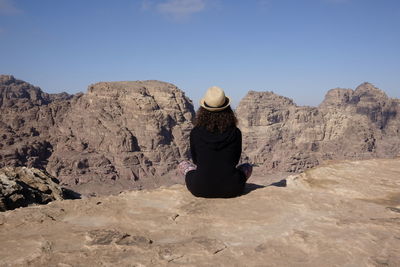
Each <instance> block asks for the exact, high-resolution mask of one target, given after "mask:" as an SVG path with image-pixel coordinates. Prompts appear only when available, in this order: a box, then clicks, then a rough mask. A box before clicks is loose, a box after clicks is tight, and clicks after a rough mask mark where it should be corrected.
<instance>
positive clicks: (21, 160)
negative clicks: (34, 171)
mask: <svg viewBox="0 0 400 267" xmlns="http://www.w3.org/2000/svg"><path fill="white" fill-rule="evenodd" d="M0 111H1V113H0V133H1V135H0V149H1V150H0V167H2V166H28V167H37V168H40V169H46V170H47V171H48V172H49V173H50V174H52V175H54V176H55V177H57V178H58V179H59V180H60V181H61V183H62V184H63V185H67V186H70V187H72V188H74V189H76V190H78V191H81V192H82V193H84V194H86V195H89V194H92V193H97V194H99V193H100V194H102V193H103V194H108V193H115V192H119V191H121V190H126V189H133V188H137V189H138V188H142V187H146V188H148V187H156V186H159V185H161V184H168V183H171V181H170V180H169V179H168V176H166V175H165V174H167V173H168V172H169V171H171V170H172V169H174V168H175V166H176V165H177V163H178V161H179V160H181V159H187V158H188V156H189V155H188V134H189V131H190V129H191V120H192V117H193V114H194V110H193V105H192V103H191V101H190V100H189V99H188V98H187V97H186V96H185V95H184V93H183V92H182V91H181V90H179V89H178V88H176V87H175V86H174V85H172V84H169V83H164V82H158V81H144V82H109V83H97V84H94V85H91V86H89V89H88V92H87V93H86V94H82V93H79V94H76V95H73V96H71V95H68V94H66V93H61V94H46V93H43V92H42V91H41V90H40V89H39V88H37V87H34V86H32V85H30V84H28V83H26V82H23V81H20V80H16V79H15V78H14V77H12V76H7V75H2V76H0Z"/></svg>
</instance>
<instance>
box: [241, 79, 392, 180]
mask: <svg viewBox="0 0 400 267" xmlns="http://www.w3.org/2000/svg"><path fill="white" fill-rule="evenodd" d="M236 112H237V115H238V118H239V122H240V128H241V129H242V132H243V147H244V158H248V159H249V160H250V161H252V162H254V163H258V164H259V165H261V166H262V168H263V170H264V171H284V172H300V171H303V170H305V169H308V168H311V167H313V166H316V165H318V164H320V163H322V162H323V161H324V160H330V159H363V158H373V157H393V156H397V155H399V154H400V105H399V100H398V99H390V98H388V97H387V96H386V94H385V93H384V92H383V91H381V90H379V89H378V88H376V87H374V86H373V85H372V84H369V83H363V84H361V85H360V86H358V87H357V89H356V90H351V89H332V90H330V91H329V92H328V93H327V95H326V97H325V100H324V101H323V102H322V103H321V105H320V106H319V107H302V106H297V105H296V104H295V103H294V102H293V101H292V100H291V99H289V98H286V97H282V96H278V95H276V94H274V93H272V92H254V91H251V92H249V93H248V94H247V95H246V97H245V98H244V99H243V100H242V101H241V102H240V104H239V106H238V108H237V110H236Z"/></svg>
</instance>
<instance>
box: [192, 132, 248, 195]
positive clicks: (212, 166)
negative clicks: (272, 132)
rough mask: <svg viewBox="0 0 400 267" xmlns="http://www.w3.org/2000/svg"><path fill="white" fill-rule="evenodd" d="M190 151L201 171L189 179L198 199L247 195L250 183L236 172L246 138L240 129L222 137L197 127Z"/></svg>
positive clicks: (217, 133) (219, 134) (195, 172)
mask: <svg viewBox="0 0 400 267" xmlns="http://www.w3.org/2000/svg"><path fill="white" fill-rule="evenodd" d="M190 148H191V153H192V159H193V162H194V164H196V165H197V170H196V171H191V172H189V173H188V174H187V175H186V186H187V187H188V189H189V191H191V192H192V193H193V194H194V195H195V196H202V197H233V196H237V195H239V194H240V193H241V192H242V191H243V187H244V184H245V182H246V179H245V177H244V174H243V173H242V172H241V171H239V170H238V169H236V165H237V164H238V163H239V160H240V155H241V150H242V134H241V132H240V130H239V129H238V128H237V127H232V128H229V129H227V130H226V131H224V132H222V133H220V132H209V131H208V130H207V129H205V128H202V127H195V128H194V129H193V130H192V132H191V134H190Z"/></svg>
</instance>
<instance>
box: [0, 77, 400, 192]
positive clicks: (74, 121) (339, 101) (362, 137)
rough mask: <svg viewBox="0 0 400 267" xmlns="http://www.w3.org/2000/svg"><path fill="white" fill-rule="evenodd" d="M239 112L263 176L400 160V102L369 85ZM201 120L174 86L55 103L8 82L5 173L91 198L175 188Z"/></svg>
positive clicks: (3, 115) (260, 103) (2, 92)
mask: <svg viewBox="0 0 400 267" xmlns="http://www.w3.org/2000/svg"><path fill="white" fill-rule="evenodd" d="M236 112H237V115H238V118H239V122H240V125H239V126H240V128H241V130H242V132H243V150H244V154H243V159H244V160H249V161H251V162H253V163H258V164H259V165H260V166H261V168H257V170H256V172H258V173H263V174H265V173H266V172H271V171H282V172H300V171H303V170H305V169H308V168H311V167H313V166H316V165H318V164H321V163H322V162H323V161H324V160H330V159H363V158H372V157H393V156H396V155H398V154H399V152H400V100H399V99H390V98H388V97H387V96H386V94H385V93H384V92H383V91H381V90H379V89H378V88H376V87H374V86H373V85H371V84H369V83H364V84H362V85H360V86H359V87H358V88H357V89H356V90H351V89H332V90H330V91H329V92H328V93H327V95H326V97H325V100H324V101H323V102H322V103H321V105H320V106H319V107H301V106H297V105H296V104H295V103H294V102H293V101H292V100H291V99H289V98H286V97H283V96H278V95H276V94H274V93H272V92H254V91H250V92H249V93H248V94H247V96H246V97H245V98H244V99H242V101H241V102H240V104H239V106H238V108H237V110H236ZM193 115H194V110H193V105H192V102H191V101H190V100H189V99H188V98H187V97H186V96H185V95H184V93H183V92H182V91H181V90H179V89H178V88H177V87H176V86H174V85H172V84H169V83H164V82H158V81H142V82H141V81H137V82H101V83H96V84H93V85H90V86H89V88H88V91H87V93H85V94H82V93H78V94H76V95H69V94H66V93H61V94H47V93H44V92H42V91H41V90H40V88H38V87H35V86H32V85H30V84H28V83H26V82H23V81H20V80H17V79H15V78H14V77H12V76H9V75H1V76H0V167H4V166H27V167H35V168H39V169H42V170H46V171H47V172H49V173H50V174H51V175H53V176H55V177H57V178H58V179H59V180H60V182H61V184H62V185H65V186H69V187H70V188H72V189H73V190H75V191H78V192H80V193H82V194H83V195H95V194H97V195H99V194H100V195H101V194H110V193H119V192H120V191H123V190H129V189H142V188H154V187H158V186H160V185H167V184H172V183H174V181H173V180H172V179H171V176H173V174H174V173H173V172H172V170H174V169H175V166H176V165H177V163H178V162H179V160H182V159H188V158H189V150H188V135H189V132H190V130H191V127H192V124H191V120H192V119H193Z"/></svg>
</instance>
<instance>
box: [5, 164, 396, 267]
mask: <svg viewBox="0 0 400 267" xmlns="http://www.w3.org/2000/svg"><path fill="white" fill-rule="evenodd" d="M254 178H256V177H252V178H250V179H251V180H250V182H252V181H253V179H254ZM256 188H257V187H255V186H254V185H253V186H252V185H251V184H248V188H247V194H245V195H243V196H240V197H237V198H233V199H202V198H195V197H193V196H192V195H191V194H190V193H189V192H188V191H187V190H186V189H185V188H184V187H183V186H181V185H175V186H173V187H170V188H160V189H156V190H153V191H148V190H143V191H132V192H126V193H122V194H120V195H118V196H108V197H94V198H89V199H81V200H73V201H72V200H63V201H54V202H51V203H50V204H48V205H45V206H32V207H27V208H23V209H17V210H14V211H7V212H3V213H0V240H1V246H0V265H1V266H27V265H29V266H302V267H306V266H313V267H314V266H393V267H394V266H399V265H400V160H399V159H378V160H367V161H355V162H349V161H343V162H336V163H334V164H329V165H324V166H320V167H317V168H315V169H311V170H307V171H306V172H305V173H302V174H299V175H293V176H291V177H289V178H288V179H287V187H276V186H273V185H271V186H266V187H264V188H258V189H256Z"/></svg>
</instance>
